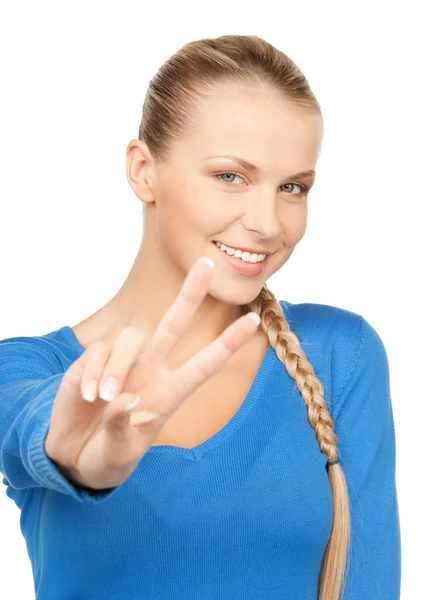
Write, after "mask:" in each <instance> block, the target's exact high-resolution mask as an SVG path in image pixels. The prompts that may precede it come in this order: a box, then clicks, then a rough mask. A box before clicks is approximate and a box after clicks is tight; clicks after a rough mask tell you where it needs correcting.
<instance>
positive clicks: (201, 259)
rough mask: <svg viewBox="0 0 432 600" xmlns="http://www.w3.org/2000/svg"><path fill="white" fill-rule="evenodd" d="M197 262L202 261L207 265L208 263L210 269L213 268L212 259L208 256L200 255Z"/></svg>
mask: <svg viewBox="0 0 432 600" xmlns="http://www.w3.org/2000/svg"><path fill="white" fill-rule="evenodd" d="M198 262H203V263H206V264H207V265H209V267H211V268H212V269H214V262H213V261H212V259H211V258H209V257H208V256H202V257H201V258H200V259H199V261H198Z"/></svg>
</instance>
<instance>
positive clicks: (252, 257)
mask: <svg viewBox="0 0 432 600" xmlns="http://www.w3.org/2000/svg"><path fill="white" fill-rule="evenodd" d="M216 246H217V247H218V248H220V249H221V250H223V251H224V252H225V251H226V253H227V254H229V255H230V256H233V255H234V256H235V258H241V259H242V260H244V262H252V263H254V262H262V261H263V260H264V259H265V257H266V256H267V254H256V253H254V254H251V253H250V252H242V251H241V250H236V249H235V248H230V247H229V246H225V244H222V243H221V242H216Z"/></svg>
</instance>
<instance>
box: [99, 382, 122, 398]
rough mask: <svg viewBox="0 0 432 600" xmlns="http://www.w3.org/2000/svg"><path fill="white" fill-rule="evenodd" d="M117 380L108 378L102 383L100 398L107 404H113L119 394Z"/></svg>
mask: <svg viewBox="0 0 432 600" xmlns="http://www.w3.org/2000/svg"><path fill="white" fill-rule="evenodd" d="M117 385H118V382H117V379H116V378H115V377H107V378H106V379H104V381H103V382H102V385H101V388H100V392H99V397H100V398H102V400H105V401H106V402H111V400H113V399H114V396H115V395H116V392H117Z"/></svg>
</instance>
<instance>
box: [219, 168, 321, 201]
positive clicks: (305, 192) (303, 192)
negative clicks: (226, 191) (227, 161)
mask: <svg viewBox="0 0 432 600" xmlns="http://www.w3.org/2000/svg"><path fill="white" fill-rule="evenodd" d="M223 175H229V176H232V175H234V178H235V177H240V179H242V180H243V181H244V177H242V175H240V174H239V173H235V172H234V171H225V172H224V173H217V174H216V175H215V177H217V178H218V180H219V181H222V183H225V184H226V185H231V186H232V185H235V183H234V182H233V181H226V180H225V179H221V177H222V176H223ZM284 186H297V187H298V188H300V190H301V191H300V192H297V193H296V194H294V196H300V195H301V196H307V195H308V194H309V192H310V187H308V186H307V185H304V184H303V183H284V184H283V185H282V186H281V187H284ZM290 193H292V192H290Z"/></svg>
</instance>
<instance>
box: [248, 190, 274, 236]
mask: <svg viewBox="0 0 432 600" xmlns="http://www.w3.org/2000/svg"><path fill="white" fill-rule="evenodd" d="M280 210H281V205H280V201H279V200H278V199H277V198H276V197H275V195H274V192H272V193H271V194H270V193H268V194H261V195H260V196H259V197H257V198H256V199H255V200H252V201H251V204H250V205H249V207H248V210H247V211H246V213H245V215H244V218H243V225H244V227H245V228H246V229H249V230H251V231H256V232H257V233H258V234H259V235H260V236H261V238H262V239H265V240H267V241H268V240H275V239H277V238H278V237H280V234H281V231H282V222H281V215H280Z"/></svg>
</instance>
